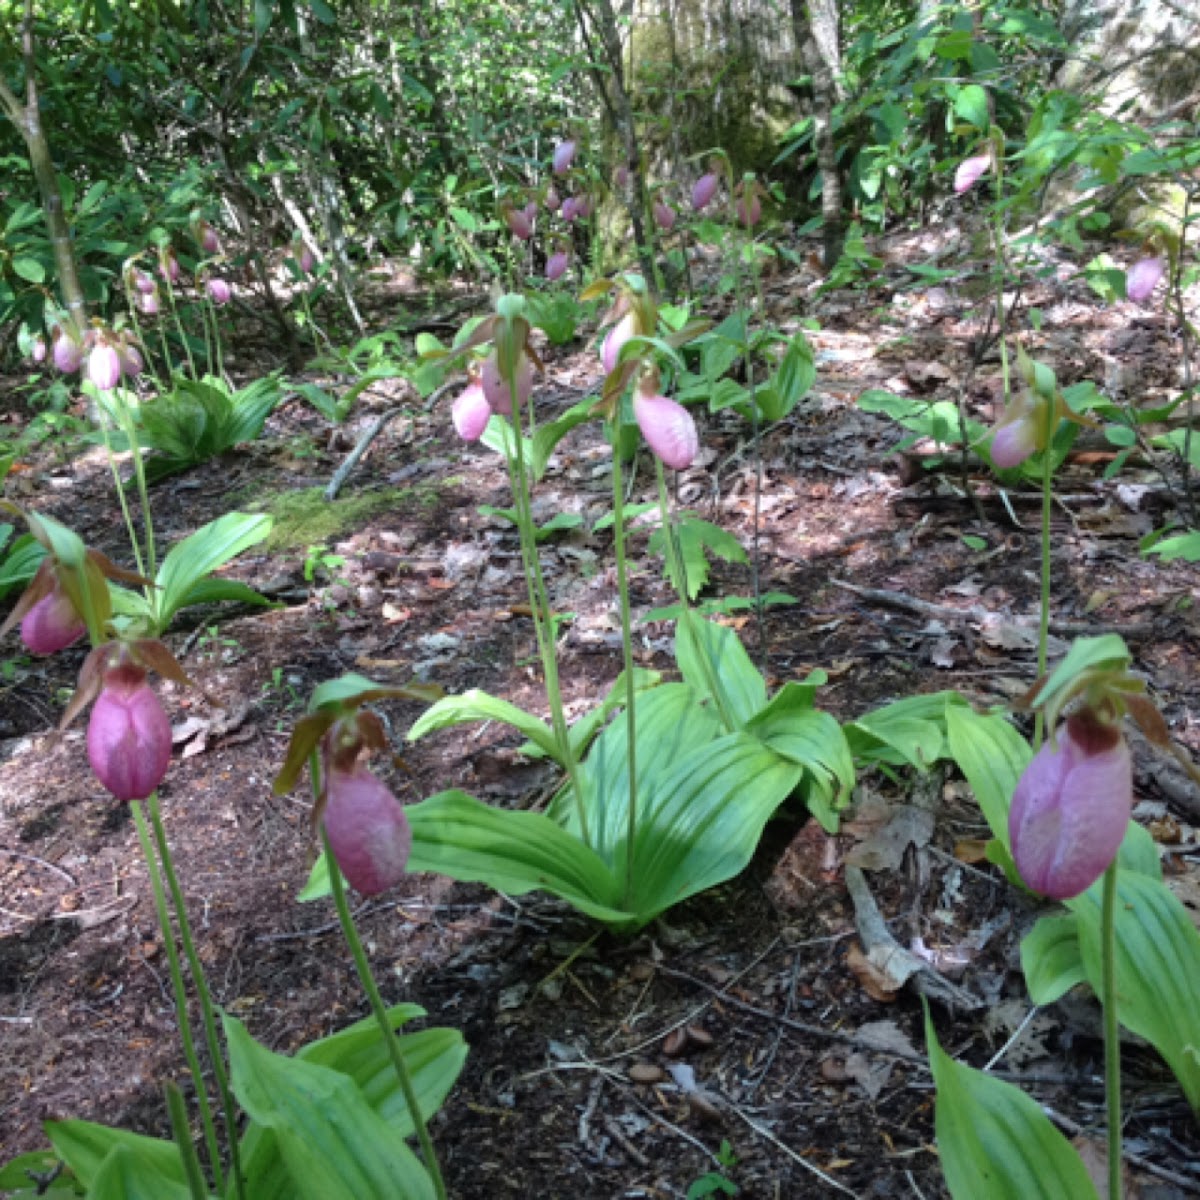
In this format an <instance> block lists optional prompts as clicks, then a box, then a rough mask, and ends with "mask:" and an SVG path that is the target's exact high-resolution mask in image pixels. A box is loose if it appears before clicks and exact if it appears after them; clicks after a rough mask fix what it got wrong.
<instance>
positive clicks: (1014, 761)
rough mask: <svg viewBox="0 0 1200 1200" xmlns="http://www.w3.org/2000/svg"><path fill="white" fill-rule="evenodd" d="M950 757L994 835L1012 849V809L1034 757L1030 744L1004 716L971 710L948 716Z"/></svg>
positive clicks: (951, 712)
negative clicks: (983, 713)
mask: <svg viewBox="0 0 1200 1200" xmlns="http://www.w3.org/2000/svg"><path fill="white" fill-rule="evenodd" d="M946 729H947V733H948V735H949V744H950V755H951V757H952V758H953V759H954V761H955V762H956V763H958V765H959V768H960V769H961V770H962V773H963V774H964V775H965V776H966V777H967V782H968V783H969V784H970V785H971V790H972V791H973V792H974V793H975V799H976V800H978V802H979V807H980V808H981V809H982V810H983V815H984V819H985V820H986V821H987V823H988V828H989V829H990V830H991V831H992V836H993V837H994V838H995V839H996V840H997V841H998V842H1000V843H1001V845H1003V846H1004V847H1005V849H1006V850H1007V849H1009V848H1010V847H1009V842H1008V809H1009V805H1010V804H1011V803H1012V796H1013V792H1014V791H1016V788H1017V781H1018V780H1019V779H1020V778H1021V772H1022V771H1024V770H1025V768H1026V766H1027V765H1028V764H1029V760H1030V759H1031V758H1032V757H1033V751H1032V750H1031V749H1030V747H1029V743H1028V742H1026V740H1025V739H1024V738H1023V737H1022V736H1021V735H1020V734H1019V733H1018V732H1017V731H1016V730H1015V729H1014V728H1013V727H1012V725H1011V724H1009V722H1008V721H1007V720H1006V719H1005V718H1004V717H1000V716H981V715H980V714H979V713H977V712H975V711H974V710H973V709H970V708H967V707H965V706H964V707H954V708H951V709H949V710H948V711H947V713H946Z"/></svg>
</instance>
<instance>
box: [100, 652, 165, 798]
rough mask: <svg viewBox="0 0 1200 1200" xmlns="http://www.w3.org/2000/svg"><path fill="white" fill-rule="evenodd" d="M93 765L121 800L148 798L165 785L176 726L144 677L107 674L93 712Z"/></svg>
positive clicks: (123, 671) (121, 670) (126, 671)
mask: <svg viewBox="0 0 1200 1200" xmlns="http://www.w3.org/2000/svg"><path fill="white" fill-rule="evenodd" d="M87 754H88V762H90V763H91V765H92V770H93V771H95V773H96V778H97V779H99V780H100V782H101V783H102V784H104V786H105V787H106V788H107V789H108V790H109V791H110V792H112V794H113V795H114V796H115V797H116V798H117V799H118V800H144V799H145V798H146V797H147V796H149V795H150V793H151V792H152V791H154V790H155V788H157V787H158V785H159V784H160V783H162V780H163V776H164V775H166V773H167V767H168V766H169V765H170V762H171V722H170V721H169V720H167V714H166V713H165V712H164V711H163V706H162V704H161V702H160V701H159V699H158V697H157V696H156V695H155V694H154V689H153V688H151V686H150V685H149V684H148V683H147V682H146V676H145V673H144V672H142V671H140V670H136V669H133V668H129V667H118V668H116V669H115V670H113V671H110V672H109V673H108V676H107V677H106V679H105V683H104V689H103V690H102V691H101V693H100V695H99V697H98V698H97V700H96V703H95V705H94V706H93V708H92V716H91V719H90V720H89V721H88V731H87Z"/></svg>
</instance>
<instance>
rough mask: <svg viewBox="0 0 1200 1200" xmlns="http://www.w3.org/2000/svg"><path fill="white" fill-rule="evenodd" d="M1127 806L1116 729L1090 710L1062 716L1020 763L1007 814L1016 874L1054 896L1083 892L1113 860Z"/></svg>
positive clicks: (1126, 764)
mask: <svg viewBox="0 0 1200 1200" xmlns="http://www.w3.org/2000/svg"><path fill="white" fill-rule="evenodd" d="M1132 805H1133V767H1132V764H1131V761H1130V755H1129V747H1128V746H1127V745H1126V743H1125V738H1124V737H1123V736H1122V734H1121V731H1120V730H1119V729H1117V728H1116V726H1114V725H1109V724H1107V723H1105V722H1104V721H1102V720H1101V719H1100V718H1099V717H1098V716H1097V715H1096V714H1095V713H1094V712H1092V711H1091V710H1090V709H1085V710H1083V711H1082V712H1080V713H1077V714H1075V715H1074V716H1072V717H1069V718H1068V719H1067V723H1066V728H1065V730H1061V731H1060V732H1059V734H1058V742H1057V745H1056V744H1055V743H1054V742H1053V741H1048V742H1047V743H1046V744H1045V745H1044V746H1043V747H1042V748H1041V749H1040V750H1039V751H1038V752H1037V754H1035V755H1034V756H1033V759H1032V760H1031V761H1030V763H1029V765H1028V766H1027V767H1026V768H1025V770H1024V772H1023V773H1022V775H1021V778H1020V780H1018V782H1017V787H1016V791H1015V792H1014V793H1013V801H1012V807H1011V808H1010V809H1009V814H1008V833H1009V838H1010V840H1011V842H1012V853H1013V860H1014V862H1015V863H1016V865H1017V870H1018V871H1019V872H1020V873H1021V878H1022V879H1023V880H1025V882H1026V883H1027V884H1028V885H1029V886H1030V887H1031V888H1032V889H1033V890H1034V891H1035V892H1040V893H1041V894H1042V895H1043V896H1049V897H1050V898H1051V899H1053V900H1069V899H1070V898H1071V897H1072V896H1078V895H1079V894H1080V893H1081V892H1084V891H1086V890H1087V889H1088V888H1089V887H1091V885H1092V884H1093V883H1095V881H1096V880H1097V879H1099V878H1100V876H1101V875H1103V874H1104V872H1105V871H1106V870H1107V869H1108V866H1109V864H1110V863H1111V862H1112V861H1113V859H1114V858H1115V857H1116V854H1117V851H1118V850H1119V849H1120V846H1121V842H1122V840H1123V839H1124V837H1125V829H1126V827H1127V826H1128V824H1129V815H1130V809H1131V808H1132Z"/></svg>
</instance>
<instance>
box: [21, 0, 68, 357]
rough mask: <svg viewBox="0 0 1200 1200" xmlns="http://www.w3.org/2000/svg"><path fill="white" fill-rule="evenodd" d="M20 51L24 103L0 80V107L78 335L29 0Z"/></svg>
mask: <svg viewBox="0 0 1200 1200" xmlns="http://www.w3.org/2000/svg"><path fill="white" fill-rule="evenodd" d="M21 51H22V57H23V59H24V65H25V103H24V104H22V103H21V101H20V100H18V99H17V97H16V96H15V95H14V94H13V93H12V91H10V90H9V88H8V86H7V85H6V84H5V82H4V81H3V80H2V79H0V106H2V107H3V108H4V110H5V112H6V113H7V114H8V117H9V119H10V120H11V121H12V123H13V124H14V125H15V126H16V127H17V130H18V131H19V132H20V134H21V137H22V138H24V140H25V147H26V149H27V151H28V153H29V165H30V167H32V169H33V178H34V180H35V182H36V183H37V189H38V194H39V195H40V197H41V200H42V212H43V213H44V214H45V217H46V233H47V236H48V237H49V239H50V246H51V249H52V250H53V252H54V265H55V267H56V268H57V270H58V286H59V291H60V294H61V296H62V301H63V304H64V305H65V306H66V310H67V316H68V317H69V318H70V321H71V323H72V324H73V325H74V326H75V330H76V332H77V333H78V334H82V333H83V331H84V329H85V328H86V326H87V319H88V312H87V301H86V299H85V298H84V295H83V287H82V285H81V284H80V282H79V270H78V268H77V266H76V263H75V248H74V246H73V245H72V244H71V231H70V229H69V228H68V227H67V218H66V214H65V213H64V212H63V203H62V196H61V195H60V193H59V190H58V176H57V175H56V174H55V173H54V160H53V158H52V157H51V154H50V143H49V142H48V141H47V140H46V131H45V129H44V128H43V127H42V116H41V111H40V109H39V106H38V90H37V75H36V63H35V59H34V53H33V0H26V2H25V20H24V27H23V29H22V33H21Z"/></svg>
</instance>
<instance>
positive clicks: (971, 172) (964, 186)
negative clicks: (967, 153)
mask: <svg viewBox="0 0 1200 1200" xmlns="http://www.w3.org/2000/svg"><path fill="white" fill-rule="evenodd" d="M991 165H992V156H991V155H990V154H975V155H972V157H970V158H964V159H963V160H962V162H960V163H959V164H958V170H957V171H955V172H954V191H955V193H956V194H957V195H960V196H961V195H962V193H963V192H966V191H970V189H971V188H973V187H974V186H975V184H976V182H977V181H978V180H979V177H980V176H981V175H982V174H983V173H984V172H985V171H986V170H987V169H988V168H989V167H990V166H991Z"/></svg>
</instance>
